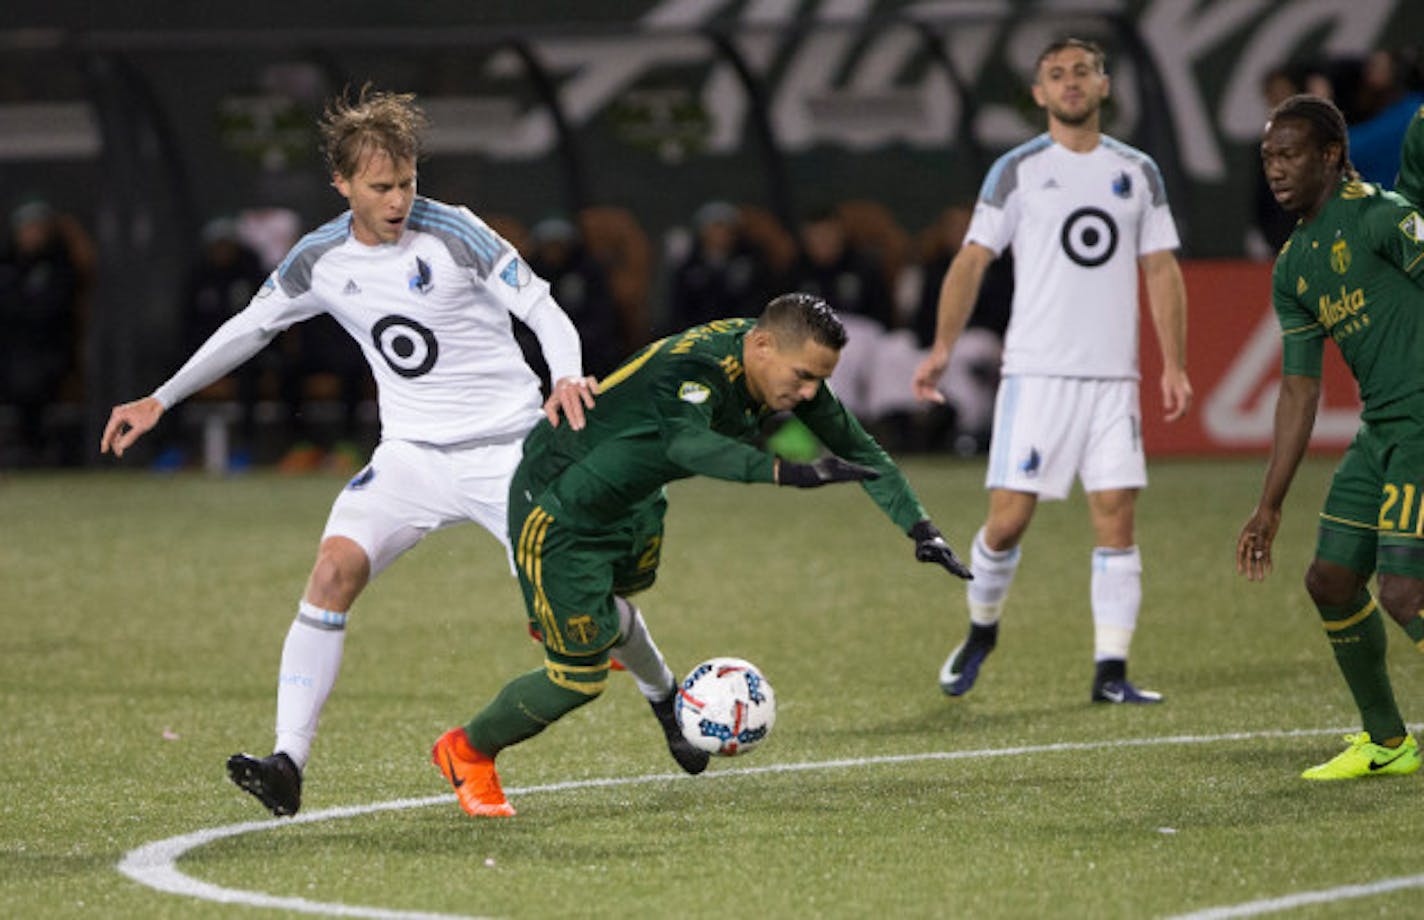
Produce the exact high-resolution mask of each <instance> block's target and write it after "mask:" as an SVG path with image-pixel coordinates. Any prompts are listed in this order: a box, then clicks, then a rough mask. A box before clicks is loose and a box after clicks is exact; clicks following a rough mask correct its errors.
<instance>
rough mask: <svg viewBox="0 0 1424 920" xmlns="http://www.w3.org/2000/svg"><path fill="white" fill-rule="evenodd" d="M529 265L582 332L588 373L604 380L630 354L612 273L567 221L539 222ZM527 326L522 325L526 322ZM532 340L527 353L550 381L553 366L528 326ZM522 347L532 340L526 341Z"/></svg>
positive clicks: (532, 236)
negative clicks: (620, 322)
mask: <svg viewBox="0 0 1424 920" xmlns="http://www.w3.org/2000/svg"><path fill="white" fill-rule="evenodd" d="M528 258H529V265H530V267H531V268H533V269H534V273H535V274H536V275H538V276H539V277H541V278H543V279H544V280H545V281H547V282H549V290H550V293H551V294H553V297H554V302H555V303H557V304H558V305H559V306H560V307H562V308H563V310H564V312H565V313H567V314H568V316H569V319H571V320H573V323H574V326H575V327H576V328H577V329H578V332H579V339H580V340H581V342H582V346H583V368H584V373H586V374H593V375H594V376H596V377H602V376H604V375H605V374H607V373H608V372H609V371H611V370H613V369H614V368H615V367H617V366H618V363H619V362H620V361H622V360H623V358H625V357H626V356H627V352H626V350H625V346H624V342H623V339H622V336H621V335H620V333H619V328H618V308H617V307H616V306H615V304H614V301H613V293H612V290H611V288H610V286H609V282H608V274H607V272H606V271H605V270H604V267H603V265H602V264H601V263H600V262H599V261H598V260H597V259H595V258H594V257H593V255H592V254H591V253H590V252H589V251H588V247H586V246H585V245H584V243H583V237H582V235H581V234H580V233H579V231H578V228H577V227H575V226H574V225H573V224H572V223H570V222H569V221H567V220H564V219H563V218H561V217H549V218H545V219H544V220H541V221H540V222H539V223H537V224H535V225H534V227H533V229H532V230H531V231H530V233H529V249H528ZM521 325H522V324H521ZM524 332H526V333H527V335H528V337H529V341H528V343H527V345H528V346H532V347H526V348H525V355H526V357H527V358H529V359H530V366H531V367H533V368H534V370H535V372H536V373H538V374H539V377H540V379H541V380H542V381H544V383H545V388H546V391H547V385H548V375H549V371H548V368H547V367H545V366H544V358H543V355H542V352H541V351H540V349H539V342H538V339H537V338H535V337H534V334H533V333H532V332H529V331H528V329H527V327H525V330H524ZM520 345H521V346H525V345H526V342H525V341H523V340H521V341H520Z"/></svg>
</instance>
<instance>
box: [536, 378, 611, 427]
mask: <svg viewBox="0 0 1424 920" xmlns="http://www.w3.org/2000/svg"><path fill="white" fill-rule="evenodd" d="M597 392H598V380H597V379H595V378H593V377H561V378H559V380H557V381H556V382H555V383H554V392H553V393H550V394H549V398H548V399H547V400H545V401H544V415H545V416H546V417H547V418H548V419H549V424H550V425H553V426H554V427H555V428H558V427H559V414H560V413H563V416H564V418H567V419H568V420H569V427H570V428H572V429H573V430H574V431H578V430H579V429H581V428H583V426H584V416H583V410H584V409H592V408H593V397H594V394H596V393H597Z"/></svg>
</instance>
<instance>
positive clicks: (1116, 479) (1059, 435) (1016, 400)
mask: <svg viewBox="0 0 1424 920" xmlns="http://www.w3.org/2000/svg"><path fill="white" fill-rule="evenodd" d="M1137 391H1138V384H1137V381H1136V380H1120V379H1113V380H1102V379H1093V378H1078V377H1019V376H1014V377H1005V378H1004V379H1003V380H1002V381H1000V383H999V396H998V399H997V400H996V401H995V403H994V434H993V438H992V440H991V441H990V444H989V472H988V474H987V475H986V476H985V479H984V484H985V485H986V486H988V487H989V488H991V489H1012V490H1013V491H1015V492H1033V493H1035V494H1037V495H1038V497H1039V498H1042V499H1059V498H1066V497H1067V495H1068V492H1069V490H1070V489H1072V487H1073V477H1074V476H1075V475H1076V476H1078V477H1079V478H1080V479H1081V480H1082V481H1083V488H1084V489H1085V490H1086V491H1088V492H1101V491H1104V490H1108V489H1140V488H1142V487H1143V486H1145V485H1147V460H1146V457H1145V456H1144V455H1143V451H1142V417H1141V412H1140V410H1139V409H1138V402H1137Z"/></svg>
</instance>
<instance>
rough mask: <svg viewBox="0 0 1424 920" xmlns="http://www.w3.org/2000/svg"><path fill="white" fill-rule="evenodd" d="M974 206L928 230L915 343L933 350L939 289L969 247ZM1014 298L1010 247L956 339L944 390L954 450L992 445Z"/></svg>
mask: <svg viewBox="0 0 1424 920" xmlns="http://www.w3.org/2000/svg"><path fill="white" fill-rule="evenodd" d="M973 216H974V206H973V204H972V203H971V204H958V205H954V206H951V207H949V208H946V209H945V210H944V211H943V212H942V213H941V214H940V216H939V219H938V220H936V221H935V223H934V224H932V225H931V226H930V227H929V229H928V230H926V232H925V235H924V237H923V243H922V251H921V259H922V264H923V266H924V275H923V281H922V283H921V287H920V301H919V307H918V309H917V310H916V311H915V320H914V327H915V340H916V344H917V345H918V346H919V347H920V348H921V349H924V350H926V351H927V350H928V349H929V347H930V346H931V345H933V344H934V335H935V320H936V317H937V316H938V313H939V293H940V287H941V286H942V285H943V283H944V276H945V275H946V274H947V273H948V271H949V263H950V262H951V261H952V260H953V259H954V255H955V253H957V252H959V248H960V247H961V246H963V245H964V235H965V233H967V232H968V231H969V221H970V219H971V218H972V217H973ZM1013 300H1014V257H1013V255H1012V254H1011V253H1009V252H1008V251H1005V252H1004V254H1003V255H1001V256H1000V257H999V258H997V259H995V260H994V261H993V262H991V263H989V267H988V269H986V270H985V272H984V280H983V282H982V283H981V284H980V287H979V298H978V300H976V301H975V302H974V311H973V312H972V313H970V314H969V320H968V322H967V323H966V324H965V327H964V333H963V334H962V335H961V336H960V337H959V339H958V340H957V341H956V342H955V343H954V352H953V353H952V354H951V356H950V361H949V369H948V370H947V371H946V372H945V376H944V379H943V381H942V382H941V384H940V389H941V390H942V391H943V393H944V395H945V399H946V400H947V403H946V405H947V406H949V408H950V409H951V410H952V411H953V413H954V416H955V417H954V419H953V430H954V432H955V449H956V450H957V451H959V452H960V453H970V452H978V451H982V450H984V449H985V448H987V447H988V444H989V430H990V428H991V427H992V425H993V421H994V395H995V394H996V393H997V392H998V388H999V366H1000V363H1001V357H1002V355H1003V350H1004V331H1005V330H1006V329H1008V328H1009V313H1010V309H1011V305H1012V304H1013Z"/></svg>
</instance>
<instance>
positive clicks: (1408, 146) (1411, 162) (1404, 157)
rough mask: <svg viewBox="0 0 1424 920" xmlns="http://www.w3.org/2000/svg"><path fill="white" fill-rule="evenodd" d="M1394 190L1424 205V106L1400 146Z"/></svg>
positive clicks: (1411, 122) (1412, 121) (1417, 203)
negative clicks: (1397, 175)
mask: <svg viewBox="0 0 1424 920" xmlns="http://www.w3.org/2000/svg"><path fill="white" fill-rule="evenodd" d="M1394 190H1395V191H1396V192H1398V193H1399V194H1401V195H1403V196H1404V197H1405V198H1408V199H1409V200H1410V201H1411V202H1412V203H1413V204H1415V205H1417V206H1419V207H1424V106H1420V107H1419V111H1417V112H1415V113H1414V118H1413V119H1411V120H1410V122H1409V128H1408V129H1407V130H1405V132H1404V143H1403V144H1401V145H1400V148H1399V177H1398V178H1397V179H1395V180H1394Z"/></svg>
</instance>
